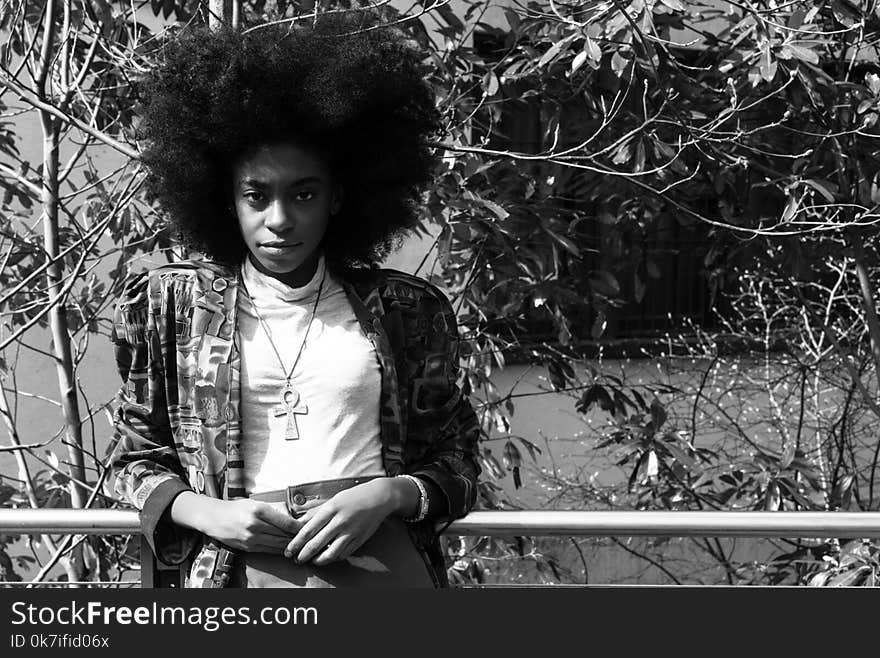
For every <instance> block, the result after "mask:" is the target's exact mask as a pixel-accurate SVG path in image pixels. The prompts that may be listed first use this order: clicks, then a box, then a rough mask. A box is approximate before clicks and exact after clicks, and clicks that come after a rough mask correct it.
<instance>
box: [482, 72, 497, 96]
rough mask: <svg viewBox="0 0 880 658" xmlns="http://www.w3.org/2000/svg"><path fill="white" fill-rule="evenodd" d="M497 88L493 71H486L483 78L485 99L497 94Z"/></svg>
mask: <svg viewBox="0 0 880 658" xmlns="http://www.w3.org/2000/svg"><path fill="white" fill-rule="evenodd" d="M499 88H500V85H499V83H498V76H497V75H495V71H487V72H486V75H484V76H483V89H485V91H486V97H487V98H491V97H492V96H494V95H495V94H497V93H498V89H499Z"/></svg>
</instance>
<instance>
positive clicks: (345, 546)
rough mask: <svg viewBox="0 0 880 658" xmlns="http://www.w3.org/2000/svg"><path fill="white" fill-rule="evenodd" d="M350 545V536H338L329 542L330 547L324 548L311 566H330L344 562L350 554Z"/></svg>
mask: <svg viewBox="0 0 880 658" xmlns="http://www.w3.org/2000/svg"><path fill="white" fill-rule="evenodd" d="M350 545H351V536H350V535H339V536H338V537H337V538H336V539H334V540H333V541H332V542H330V545H329V546H328V547H327V548H325V549H324V550H323V551H322V552H321V553H320V555H318V556H317V557H316V558H315V559H314V560H312V564H315V565H317V566H319V567H320V566H323V565H325V564H330V563H331V562H337V561H341V560H344V559H345V558H347V557H348V556H349V554H350V552H351V551H350V550H349V547H350Z"/></svg>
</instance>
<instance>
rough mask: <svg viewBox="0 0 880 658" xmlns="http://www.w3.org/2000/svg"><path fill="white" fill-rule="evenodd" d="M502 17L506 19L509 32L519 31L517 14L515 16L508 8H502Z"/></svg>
mask: <svg viewBox="0 0 880 658" xmlns="http://www.w3.org/2000/svg"><path fill="white" fill-rule="evenodd" d="M504 16H505V17H506V18H507V24H508V25H510V29H511V30H514V31H516V30H518V29H519V26H520V24H521V21H520V18H519V14H517V13H516V12H515V11H514V10H513V9H511V8H510V7H505V8H504Z"/></svg>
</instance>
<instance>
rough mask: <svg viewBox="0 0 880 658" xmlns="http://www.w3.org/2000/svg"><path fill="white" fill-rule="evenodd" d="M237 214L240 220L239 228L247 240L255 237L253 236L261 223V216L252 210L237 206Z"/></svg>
mask: <svg viewBox="0 0 880 658" xmlns="http://www.w3.org/2000/svg"><path fill="white" fill-rule="evenodd" d="M236 216H237V221H238V230H239V232H240V233H241V236H242V238H244V240H245V242H248V241H250V240H252V239H253V236H254V234H255V232H256V230H257V227H258V226H259V224H260V218H259V216H257V215H256V214H255V213H254V212H253V211H252V210H250V209H244V208H241V207H239V208H236Z"/></svg>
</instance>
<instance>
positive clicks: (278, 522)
mask: <svg viewBox="0 0 880 658" xmlns="http://www.w3.org/2000/svg"><path fill="white" fill-rule="evenodd" d="M259 516H260V518H261V519H263V520H264V521H265V522H266V523H271V524H272V525H274V526H275V527H276V528H278V529H280V530H283V531H285V532H289V533H290V534H291V535H295V534H296V533H297V532H299V529H300V528H301V527H302V521H300V520H299V519H295V518H293V517H292V516H291V515H290V514H288V513H287V511H286V510H281V509H278V508H277V507H274V506H273V505H264V506H261V507H260V514H259Z"/></svg>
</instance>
